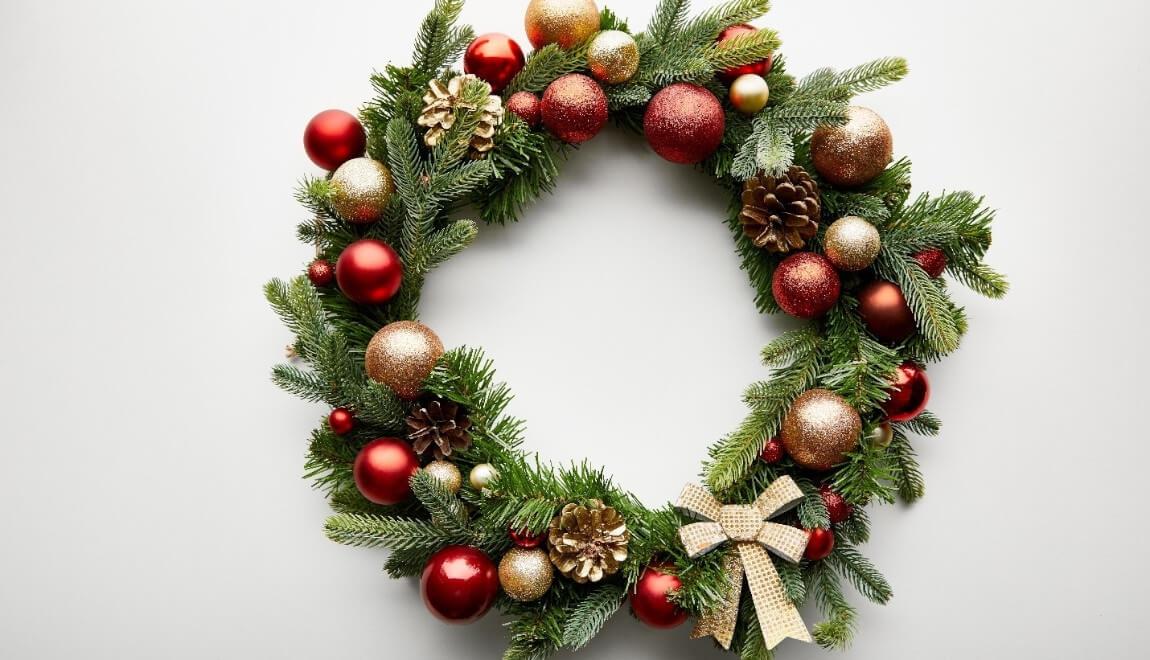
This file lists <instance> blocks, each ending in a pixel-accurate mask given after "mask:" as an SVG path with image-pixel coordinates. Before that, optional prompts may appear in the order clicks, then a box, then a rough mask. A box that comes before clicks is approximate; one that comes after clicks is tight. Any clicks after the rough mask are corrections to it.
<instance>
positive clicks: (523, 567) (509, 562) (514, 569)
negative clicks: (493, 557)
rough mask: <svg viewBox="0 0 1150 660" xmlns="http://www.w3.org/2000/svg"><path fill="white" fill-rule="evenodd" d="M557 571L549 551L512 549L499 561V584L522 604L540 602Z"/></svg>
mask: <svg viewBox="0 0 1150 660" xmlns="http://www.w3.org/2000/svg"><path fill="white" fill-rule="evenodd" d="M554 578H555V569H554V568H552V566H551V559H550V558H548V556H547V551H546V550H543V549H540V548H511V549H510V550H508V551H507V554H505V555H503V559H501V560H500V561H499V584H500V586H502V587H503V591H504V593H506V594H507V595H508V596H510V597H511V598H513V599H515V600H517V601H520V602H524V603H527V602H531V601H533V600H539V599H540V598H542V597H543V595H544V594H546V593H547V590H548V589H550V588H551V581H552V580H553V579H554Z"/></svg>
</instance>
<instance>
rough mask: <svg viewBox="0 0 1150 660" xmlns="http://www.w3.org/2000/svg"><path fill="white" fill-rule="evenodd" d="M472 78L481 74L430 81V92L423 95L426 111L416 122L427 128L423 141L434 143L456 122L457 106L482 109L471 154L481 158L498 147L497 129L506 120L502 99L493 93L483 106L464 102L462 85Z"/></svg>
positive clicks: (432, 145) (471, 144) (432, 144)
mask: <svg viewBox="0 0 1150 660" xmlns="http://www.w3.org/2000/svg"><path fill="white" fill-rule="evenodd" d="M470 80H478V78H476V77H475V76H474V75H471V74H465V75H462V76H456V77H454V78H452V79H451V80H450V81H448V83H447V84H446V85H445V84H443V82H442V81H440V80H432V81H431V82H430V83H428V92H427V93H426V94H424V95H423V103H424V108H423V112H422V113H421V114H420V115H419V119H418V120H417V121H416V123H418V124H419V125H420V126H422V127H424V128H426V129H427V132H426V133H425V134H424V135H423V143H424V144H426V145H427V146H429V147H435V146H436V145H438V144H439V142H440V141H441V140H442V139H443V136H444V135H446V134H447V132H448V131H450V130H451V128H452V127H453V126H455V120H456V118H457V117H456V113H457V112H458V110H460V109H464V110H472V111H477V112H479V113H481V114H480V117H479V123H478V124H477V125H476V126H475V130H474V131H473V132H472V135H471V139H470V147H471V149H470V154H471V157H472V158H482V157H483V156H484V155H485V154H486V153H487V152H489V151H491V149H492V148H494V147H495V140H494V138H495V131H496V129H497V128H499V125H500V124H502V123H503V112H504V110H503V99H501V98H500V97H498V96H496V95H494V94H492V95H490V96H488V97H487V101H486V103H485V104H484V105H483V107H481V108H477V107H475V106H472V105H468V104H464V103H462V102H461V99H460V95H461V94H462V93H463V85H464V83H466V82H468V81H470Z"/></svg>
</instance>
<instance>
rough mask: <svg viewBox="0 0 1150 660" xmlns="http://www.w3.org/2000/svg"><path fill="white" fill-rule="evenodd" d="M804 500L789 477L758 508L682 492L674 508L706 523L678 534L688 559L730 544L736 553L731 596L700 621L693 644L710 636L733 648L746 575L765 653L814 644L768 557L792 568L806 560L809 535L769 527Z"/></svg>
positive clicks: (731, 559)
mask: <svg viewBox="0 0 1150 660" xmlns="http://www.w3.org/2000/svg"><path fill="white" fill-rule="evenodd" d="M802 498H803V492H802V491H801V490H799V487H798V486H797V485H796V484H795V482H794V480H793V479H791V478H790V477H780V478H779V479H776V480H775V481H774V483H772V484H771V485H770V486H768V487H767V489H766V490H765V491H763V494H762V495H760V496H759V498H758V499H757V500H755V503H754V504H730V505H723V504H721V503H720V502H719V501H718V500H717V499H715V496H714V495H712V494H711V493H710V492H709V491H707V489H705V488H703V487H702V486H698V485H695V484H687V485H686V486H684V487H683V492H682V493H681V494H680V495H679V502H678V504H676V506H677V507H678V509H679V510H680V511H682V512H683V513H685V514H687V515H691V516H695V517H698V518H702V519H704V520H706V521H707V522H697V523H691V524H690V525H685V526H683V527H681V528H679V538H680V539H681V540H682V541H683V546H684V547H685V548H686V549H687V554H688V555H690V557H691V558H692V559H694V558H695V557H699V556H701V555H704V554H706V553H708V552H710V551H712V550H714V549H715V548H718V547H719V546H721V545H723V544H724V543H727V542H728V541H730V542H731V543H734V544H735V548H736V549H737V552H732V553H730V555H728V557H727V579H728V580H729V581H730V585H731V591H730V596H729V597H728V599H727V602H726V603H724V604H723V605H722V606H721V607H719V608H718V609H717V610H715V611H714V612H711V613H709V614H706V615H704V616H702V617H700V618H699V622H698V624H697V625H696V626H695V630H694V631H692V632H691V638H692V639H695V638H698V637H706V636H708V635H712V636H714V638H715V640H716V641H718V642H719V644H721V645H722V646H723V648H725V649H730V648H731V639H732V638H733V637H734V635H735V622H736V620H737V619H738V616H739V599H740V597H741V596H742V593H743V575H744V573H745V574H746V576H747V583H748V584H749V585H750V587H751V598H752V599H753V600H754V604H755V611H756V613H757V614H758V618H759V626H760V627H762V629H763V640H764V641H765V642H766V644H767V648H769V649H773V648H775V646H777V645H778V644H779V642H781V641H783V640H784V639H786V638H788V637H790V638H791V639H797V640H800V641H803V642H810V641H811V634H810V632H809V631H808V630H807V626H806V624H804V623H803V619H802V617H801V616H799V611H798V610H797V609H795V606H794V604H793V603H792V602H791V600H790V598H788V597H787V593H786V590H785V589H784V588H783V582H782V580H780V579H779V574H778V572H777V571H776V570H775V565H774V563H773V562H772V561H771V557H770V555H768V554H767V550H770V551H771V552H773V553H775V554H776V555H778V556H780V557H782V558H783V559H785V560H787V561H789V562H791V563H798V561H799V560H800V559H802V556H803V551H804V550H806V547H807V534H806V532H804V531H803V530H801V529H798V528H797V527H790V526H788V525H780V524H778V523H773V522H769V520H770V519H771V518H774V517H775V516H777V515H779V514H781V513H783V512H785V511H789V510H790V509H792V508H794V507H795V506H796V505H798V503H799V501H800V500H801V499H802Z"/></svg>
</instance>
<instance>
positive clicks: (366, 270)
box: [335, 238, 403, 305]
mask: <svg viewBox="0 0 1150 660" xmlns="http://www.w3.org/2000/svg"><path fill="white" fill-rule="evenodd" d="M335 280H336V282H337V283H338V284H339V290H340V291H341V292H343V295H345V296H347V297H348V298H349V299H351V300H353V301H355V302H357V303H360V304H361V305H382V304H383V303H385V302H387V301H388V300H391V298H392V296H394V295H395V294H396V293H397V292H399V287H400V285H401V284H402V283H403V263H402V262H400V260H399V255H398V254H396V253H395V250H392V249H391V246H390V245H388V244H387V243H384V242H383V241H377V240H375V239H374V238H364V239H361V240H358V241H356V242H354V243H352V244H350V245H348V246H347V247H345V248H344V249H343V252H342V253H340V255H339V260H338V261H337V262H336V264H335Z"/></svg>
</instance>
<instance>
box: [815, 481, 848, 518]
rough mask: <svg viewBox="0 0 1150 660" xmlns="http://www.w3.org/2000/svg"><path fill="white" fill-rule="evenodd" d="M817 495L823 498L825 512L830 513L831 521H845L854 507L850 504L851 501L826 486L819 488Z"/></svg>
mask: <svg viewBox="0 0 1150 660" xmlns="http://www.w3.org/2000/svg"><path fill="white" fill-rule="evenodd" d="M819 496H820V497H822V498H823V504H824V505H825V506H826V507H827V513H828V514H829V515H830V519H831V522H832V523H835V524H837V523H841V522H845V521H846V520H847V519H848V518H850V517H851V514H852V513H854V507H852V506H851V503H850V502H848V501H847V500H846V498H845V497H843V496H842V495H839V494H838V493H836V492H834V491H833V490H831V489H830V487H828V486H823V487H821V488H819Z"/></svg>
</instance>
